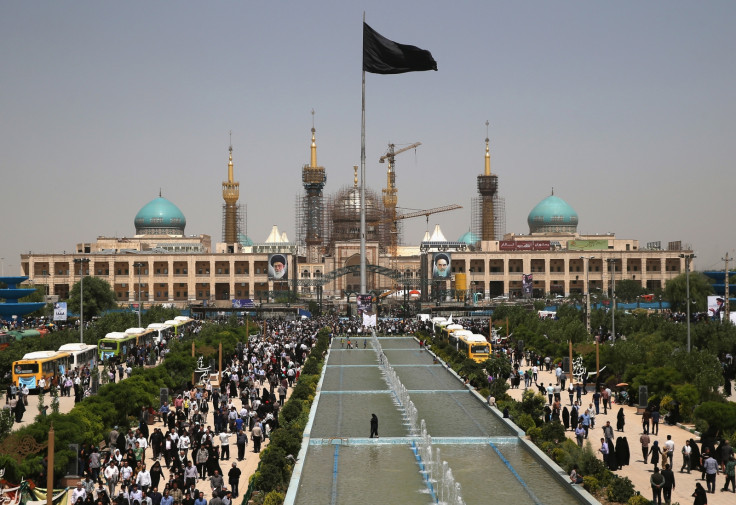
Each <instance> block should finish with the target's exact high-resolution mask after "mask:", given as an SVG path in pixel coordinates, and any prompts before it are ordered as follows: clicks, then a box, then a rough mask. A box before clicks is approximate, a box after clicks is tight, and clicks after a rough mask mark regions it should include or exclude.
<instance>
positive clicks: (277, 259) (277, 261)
mask: <svg viewBox="0 0 736 505" xmlns="http://www.w3.org/2000/svg"><path fill="white" fill-rule="evenodd" d="M268 278H269V279H273V280H275V281H285V280H287V279H288V278H289V264H288V263H287V261H286V255H284V254H269V256H268Z"/></svg>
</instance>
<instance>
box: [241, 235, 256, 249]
mask: <svg viewBox="0 0 736 505" xmlns="http://www.w3.org/2000/svg"><path fill="white" fill-rule="evenodd" d="M238 242H240V245H242V246H244V247H249V246H252V245H253V240H251V238H250V237H249V236H248V235H246V234H244V233H238Z"/></svg>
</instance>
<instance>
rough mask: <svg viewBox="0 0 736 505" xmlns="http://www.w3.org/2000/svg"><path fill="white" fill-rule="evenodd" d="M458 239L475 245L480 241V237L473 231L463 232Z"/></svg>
mask: <svg viewBox="0 0 736 505" xmlns="http://www.w3.org/2000/svg"><path fill="white" fill-rule="evenodd" d="M457 241H458V242H463V243H465V244H468V245H475V244H477V243H478V242H479V241H480V239H479V238H478V236H477V235H476V234H475V233H473V232H472V231H468V232H465V233H463V235H462V236H461V237H460V238H459V239H457Z"/></svg>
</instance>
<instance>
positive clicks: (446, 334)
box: [440, 323, 472, 342]
mask: <svg viewBox="0 0 736 505" xmlns="http://www.w3.org/2000/svg"><path fill="white" fill-rule="evenodd" d="M456 331H468V330H465V328H463V326H462V325H461V324H457V323H452V324H448V325H447V326H443V327H442V329H441V330H440V340H442V341H443V342H445V341H448V340H449V338H450V335H451V334H453V333H455V332H456ZM470 333H471V334H472V332H470Z"/></svg>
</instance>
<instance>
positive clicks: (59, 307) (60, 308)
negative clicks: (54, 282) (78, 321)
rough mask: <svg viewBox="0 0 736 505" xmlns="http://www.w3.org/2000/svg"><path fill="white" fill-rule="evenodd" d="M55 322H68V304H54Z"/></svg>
mask: <svg viewBox="0 0 736 505" xmlns="http://www.w3.org/2000/svg"><path fill="white" fill-rule="evenodd" d="M54 321H66V302H56V303H55V304H54Z"/></svg>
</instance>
